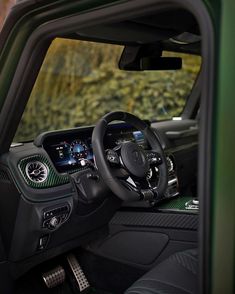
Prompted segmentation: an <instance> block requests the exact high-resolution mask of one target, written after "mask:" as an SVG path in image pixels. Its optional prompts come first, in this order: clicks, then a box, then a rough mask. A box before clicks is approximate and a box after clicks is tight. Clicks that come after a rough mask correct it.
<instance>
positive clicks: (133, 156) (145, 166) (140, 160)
mask: <svg viewBox="0 0 235 294" xmlns="http://www.w3.org/2000/svg"><path fill="white" fill-rule="evenodd" d="M121 158H122V162H123V164H124V166H125V167H126V169H127V170H128V171H129V172H130V173H131V174H132V175H134V176H136V177H139V178H144V177H146V175H147V174H148V171H149V162H148V160H147V157H146V155H145V152H144V150H143V149H142V148H141V147H140V146H139V145H138V144H136V143H133V142H128V143H124V144H122V147H121Z"/></svg>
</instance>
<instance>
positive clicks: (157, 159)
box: [147, 152, 162, 165]
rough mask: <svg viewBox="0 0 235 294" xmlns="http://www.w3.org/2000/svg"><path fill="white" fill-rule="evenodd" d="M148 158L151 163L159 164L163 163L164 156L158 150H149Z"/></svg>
mask: <svg viewBox="0 0 235 294" xmlns="http://www.w3.org/2000/svg"><path fill="white" fill-rule="evenodd" d="M147 158H148V162H149V164H153V165H156V164H157V165H158V164H161V163H162V158H161V156H160V155H159V154H158V153H156V152H148V153H147Z"/></svg>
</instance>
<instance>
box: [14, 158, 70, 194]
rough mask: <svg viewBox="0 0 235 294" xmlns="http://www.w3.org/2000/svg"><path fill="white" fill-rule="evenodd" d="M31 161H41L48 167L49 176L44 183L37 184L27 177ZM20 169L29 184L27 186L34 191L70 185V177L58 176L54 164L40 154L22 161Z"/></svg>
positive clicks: (19, 165)
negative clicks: (27, 169) (28, 165)
mask: <svg viewBox="0 0 235 294" xmlns="http://www.w3.org/2000/svg"><path fill="white" fill-rule="evenodd" d="M30 161H39V162H42V163H44V164H45V165H46V166H47V167H48V176H47V179H46V180H45V181H44V182H41V183H35V182H33V181H31V180H30V179H29V178H28V177H27V175H26V165H27V164H28V163H29V162H30ZM18 168H19V170H20V172H21V174H22V176H23V178H24V180H25V182H26V183H27V185H28V186H30V187H31V188H34V189H46V188H51V187H56V186H60V185H64V184H68V183H69V177H68V175H59V174H57V173H56V171H55V170H54V168H53V166H52V164H51V163H50V161H49V160H48V159H47V158H46V157H45V156H43V155H40V154H38V155H32V156H29V157H26V158H23V159H21V160H20V162H19V164H18Z"/></svg>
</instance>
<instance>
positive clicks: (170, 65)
mask: <svg viewBox="0 0 235 294" xmlns="http://www.w3.org/2000/svg"><path fill="white" fill-rule="evenodd" d="M161 54H162V52H161V51H160V50H159V48H158V47H156V46H154V45H152V46H125V48H124V50H123V52H122V55H121V58H120V60H119V69H121V70H130V71H143V70H176V69H181V68H182V58H180V57H162V56H161Z"/></svg>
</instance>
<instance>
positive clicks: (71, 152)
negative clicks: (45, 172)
mask: <svg viewBox="0 0 235 294" xmlns="http://www.w3.org/2000/svg"><path fill="white" fill-rule="evenodd" d="M92 131H93V128H80V129H75V130H74V132H69V133H68V132H66V131H64V132H63V131H62V132H59V133H58V132H57V133H54V134H53V133H52V134H49V136H47V137H46V138H45V139H44V143H43V147H44V149H45V150H46V151H47V153H48V155H49V156H50V158H51V160H52V162H53V163H54V165H55V167H56V169H57V171H58V172H73V171H76V170H80V169H83V168H86V167H88V166H89V165H90V164H91V163H93V161H94V159H93V150H92V143H91V137H92ZM129 141H134V142H136V143H137V144H138V145H140V146H142V147H143V148H146V147H147V143H146V141H145V139H144V136H143V134H142V132H140V131H136V130H134V129H133V128H132V127H130V126H128V125H126V124H114V125H110V127H109V129H108V131H107V133H106V135H105V139H104V147H105V149H111V148H114V147H115V146H117V145H119V144H121V143H124V142H129Z"/></svg>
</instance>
